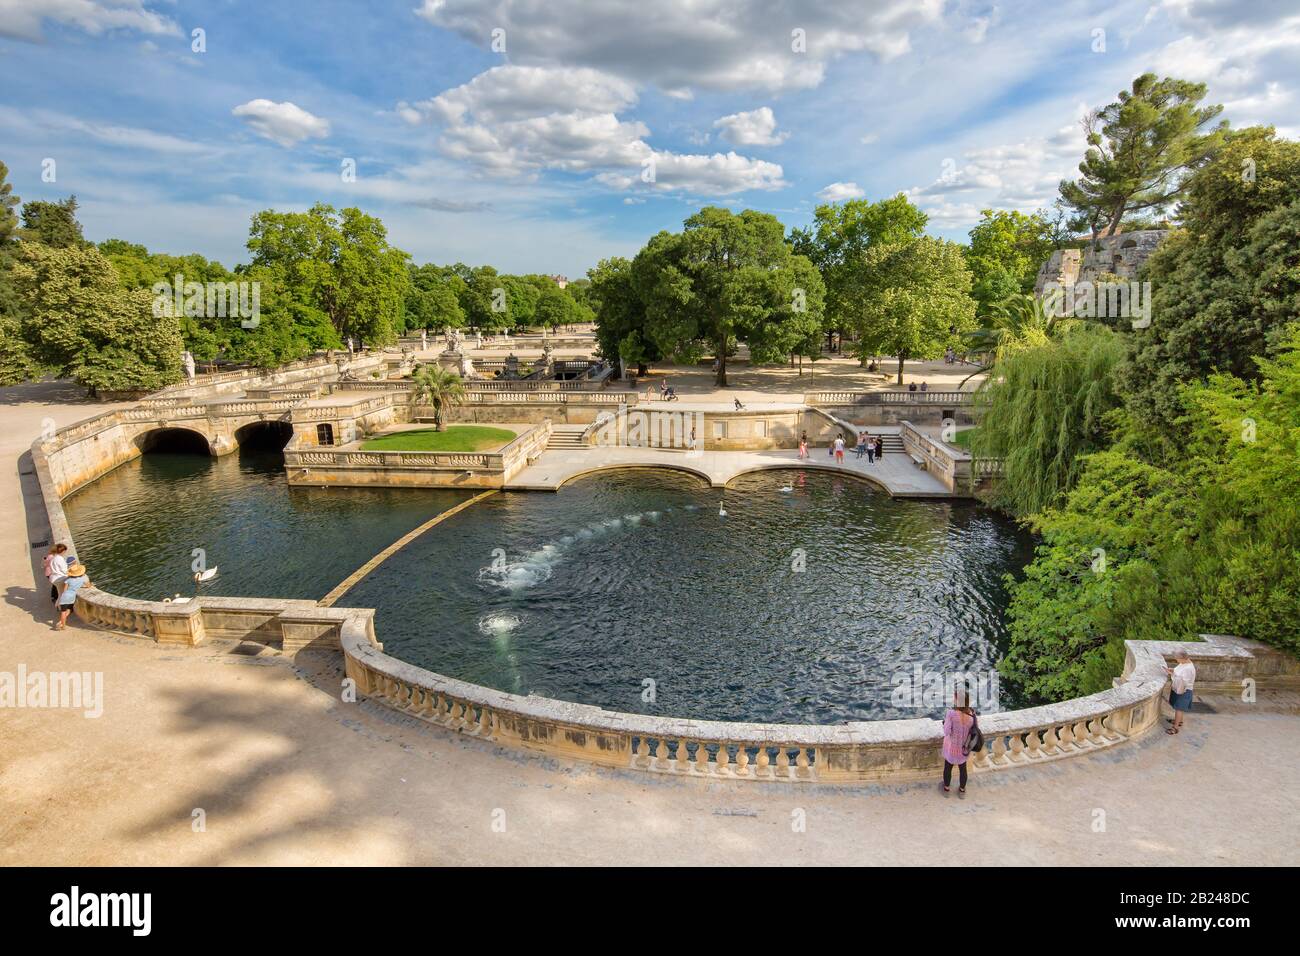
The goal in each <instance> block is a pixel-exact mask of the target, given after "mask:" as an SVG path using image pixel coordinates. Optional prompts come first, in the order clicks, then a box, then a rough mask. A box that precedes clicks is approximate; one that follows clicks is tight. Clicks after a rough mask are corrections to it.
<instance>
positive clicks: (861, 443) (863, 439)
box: [858, 432, 867, 460]
mask: <svg viewBox="0 0 1300 956" xmlns="http://www.w3.org/2000/svg"><path fill="white" fill-rule="evenodd" d="M866 453H867V433H866V432H858V459H859V460H861V459H862V456H863V455H865V454H866Z"/></svg>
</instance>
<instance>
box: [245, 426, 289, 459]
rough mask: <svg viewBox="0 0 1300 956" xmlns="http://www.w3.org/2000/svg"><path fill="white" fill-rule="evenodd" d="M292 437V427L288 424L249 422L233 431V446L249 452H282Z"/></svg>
mask: <svg viewBox="0 0 1300 956" xmlns="http://www.w3.org/2000/svg"><path fill="white" fill-rule="evenodd" d="M292 437H293V426H292V425H290V424H289V423H288V422H249V423H248V424H247V425H244V426H243V427H242V428H238V429H236V430H235V444H237V445H238V446H239V447H240V449H241V450H242V449H245V448H246V449H248V450H249V451H259V452H265V451H284V446H285V445H287V444H289V439H290V438H292Z"/></svg>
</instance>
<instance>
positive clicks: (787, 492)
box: [781, 485, 794, 495]
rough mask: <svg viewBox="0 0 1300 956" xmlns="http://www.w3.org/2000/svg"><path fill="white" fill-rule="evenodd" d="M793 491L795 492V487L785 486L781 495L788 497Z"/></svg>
mask: <svg viewBox="0 0 1300 956" xmlns="http://www.w3.org/2000/svg"><path fill="white" fill-rule="evenodd" d="M792 491H794V486H793V485H784V486H782V488H781V493H782V494H783V495H788V494H789V493H790V492H792Z"/></svg>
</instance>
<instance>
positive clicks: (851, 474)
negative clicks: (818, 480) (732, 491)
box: [723, 460, 894, 497]
mask: <svg viewBox="0 0 1300 956" xmlns="http://www.w3.org/2000/svg"><path fill="white" fill-rule="evenodd" d="M756 471H825V472H829V473H830V474H832V475H840V476H842V477H844V478H854V479H856V480H858V481H860V482H862V483H863V484H867V485H870V486H871V487H873V488H876V489H879V490H880V491H883V492H884V493H885V494H887V495H889V496H891V497H892V496H893V494H894V493H893V491H891V490H890V487H889V485H887V484H885V483H884V482H883V481H881V480H880V479H879V478H877V477H875V476H874V475H866V474H863V473H862V472H859V471H853V470H852V469H849V468H845V467H844V466H842V465H832V464H828V463H824V462H820V461H812V460H807V461H801V462H799V463H798V464H791V463H790V462H784V461H778V462H772V463H771V464H762V465H752V466H751V467H749V468H745V469H742V470H741V471H738V472H736V473H735V474H734V475H732V476H731V477H730V478H728V479H727V482H726V484H725V485H724V486H723V487H728V488H729V487H731V483H732V482H733V481H735V480H736V479H737V478H739V477H740V476H741V475H752V474H753V473H754V472H756Z"/></svg>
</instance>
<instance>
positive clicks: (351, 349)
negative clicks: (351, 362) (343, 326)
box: [348, 335, 356, 359]
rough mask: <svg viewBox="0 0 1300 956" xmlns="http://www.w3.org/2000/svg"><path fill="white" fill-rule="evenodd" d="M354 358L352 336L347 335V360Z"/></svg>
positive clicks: (354, 351)
mask: <svg viewBox="0 0 1300 956" xmlns="http://www.w3.org/2000/svg"><path fill="white" fill-rule="evenodd" d="M355 357H356V348H355V347H354V343H353V341H352V336H350V335H349V336H348V358H349V359H352V358H355Z"/></svg>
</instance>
